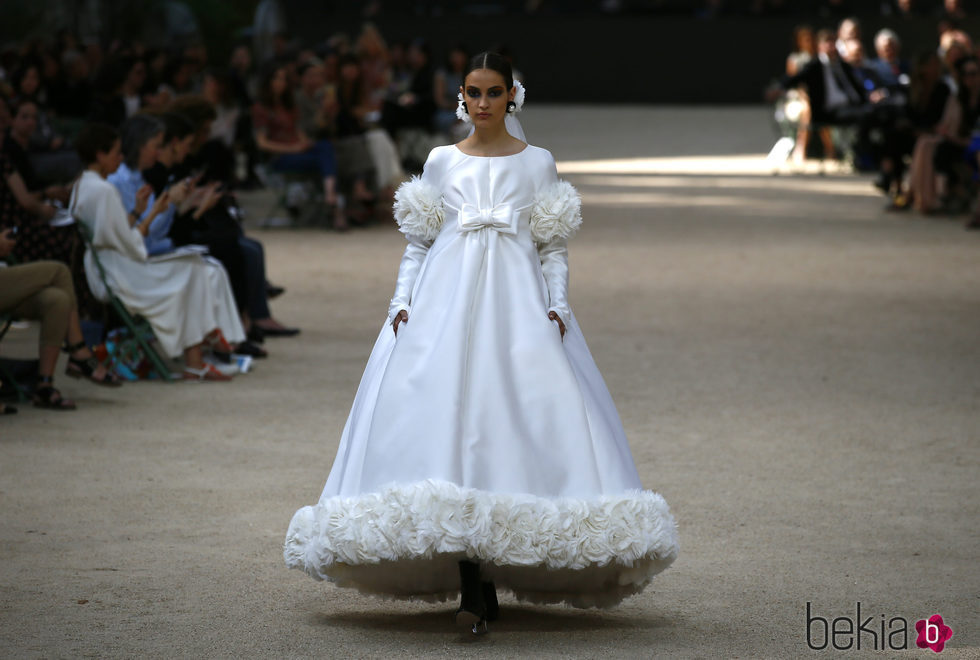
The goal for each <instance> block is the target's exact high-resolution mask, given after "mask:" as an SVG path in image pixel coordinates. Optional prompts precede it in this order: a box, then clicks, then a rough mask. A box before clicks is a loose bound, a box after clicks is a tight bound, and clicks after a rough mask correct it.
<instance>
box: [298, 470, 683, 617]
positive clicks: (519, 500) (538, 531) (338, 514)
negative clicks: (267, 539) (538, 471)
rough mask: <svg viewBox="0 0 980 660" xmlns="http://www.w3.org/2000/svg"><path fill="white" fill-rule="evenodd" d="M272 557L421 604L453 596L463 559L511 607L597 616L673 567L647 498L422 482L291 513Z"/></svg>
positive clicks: (667, 532)
mask: <svg viewBox="0 0 980 660" xmlns="http://www.w3.org/2000/svg"><path fill="white" fill-rule="evenodd" d="M283 556H284V558H285V560H286V564H287V565H288V566H289V567H290V568H298V569H302V570H304V571H305V572H306V573H308V574H309V575H310V576H312V577H314V578H316V579H318V580H329V581H331V582H335V583H336V584H337V585H338V586H342V587H351V588H355V589H358V590H360V591H362V592H365V593H371V594H375V595H380V596H387V597H391V598H408V599H418V600H431V601H438V600H446V599H448V598H453V597H455V595H456V594H458V593H459V577H458V576H459V573H458V570H457V566H456V563H457V562H458V561H459V560H461V559H470V560H473V561H478V562H480V563H481V564H482V566H483V570H484V572H485V575H486V576H487V577H488V578H492V579H493V580H494V581H495V582H496V584H497V586H498V587H499V588H503V589H510V590H512V591H513V592H514V594H515V595H516V596H517V598H518V599H520V600H527V601H531V602H537V603H558V602H565V603H567V604H569V605H572V606H575V607H609V606H612V605H615V604H616V603H618V602H619V601H621V600H622V599H623V598H626V597H627V596H630V595H632V594H634V593H637V592H639V591H641V590H642V589H643V588H644V587H645V586H646V585H647V584H648V583H649V582H650V580H651V579H652V578H653V576H654V575H656V574H657V573H659V572H661V571H663V570H664V569H665V568H667V567H668V566H669V565H670V564H671V562H673V560H674V559H675V558H676V556H677V527H676V524H675V523H674V519H673V517H672V516H671V514H670V511H669V509H668V507H667V503H666V502H665V501H664V499H663V497H661V496H660V495H658V494H657V493H653V492H650V491H643V490H634V491H629V492H625V493H622V494H619V495H605V496H602V497H598V498H596V499H594V500H579V499H572V498H560V497H559V498H546V497H538V496H534V495H518V494H500V493H489V492H486V491H481V490H476V489H473V488H461V487H459V486H457V485H455V484H452V483H447V482H442V481H433V480H428V481H422V482H418V483H413V484H407V485H392V486H389V487H387V488H384V489H382V490H381V491H380V492H377V493H369V494H364V495H358V496H353V497H334V498H330V499H328V500H326V501H325V502H323V503H321V504H318V505H316V506H307V507H303V508H302V509H300V510H299V511H297V512H296V515H294V516H293V519H292V522H290V525H289V531H288V533H287V535H286V543H285V548H284V551H283Z"/></svg>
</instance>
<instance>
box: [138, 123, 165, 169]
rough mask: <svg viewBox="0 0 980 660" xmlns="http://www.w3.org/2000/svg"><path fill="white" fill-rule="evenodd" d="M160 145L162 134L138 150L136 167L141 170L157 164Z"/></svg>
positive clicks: (158, 134) (152, 138) (155, 136)
mask: <svg viewBox="0 0 980 660" xmlns="http://www.w3.org/2000/svg"><path fill="white" fill-rule="evenodd" d="M162 144H163V133H162V132H161V133H157V134H156V135H154V136H153V137H151V138H150V139H149V140H148V141H147V142H146V144H144V145H143V147H142V148H141V149H140V155H139V158H138V159H137V167H138V168H139V169H141V170H145V169H149V168H151V167H153V166H154V165H155V164H156V162H157V157H158V156H159V155H160V145H162Z"/></svg>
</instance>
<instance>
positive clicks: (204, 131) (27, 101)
mask: <svg viewBox="0 0 980 660" xmlns="http://www.w3.org/2000/svg"><path fill="white" fill-rule="evenodd" d="M255 59H256V58H255V57H254V56H253V50H252V48H251V47H250V46H249V45H247V44H241V45H239V46H237V47H236V48H234V50H233V51H232V52H231V54H230V57H229V58H228V61H227V62H226V63H221V64H220V65H218V66H215V65H214V63H213V62H210V61H209V54H208V52H207V50H206V48H205V47H204V46H203V45H201V44H198V43H195V44H192V45H188V46H186V47H183V48H180V49H179V50H173V51H172V50H166V49H151V48H146V47H144V45H143V44H141V43H139V42H136V41H128V42H127V41H122V40H118V41H114V42H112V43H110V44H108V45H105V46H103V45H102V44H99V43H96V42H85V43H83V42H81V41H80V40H79V39H78V38H76V37H75V36H74V35H73V34H71V33H70V32H67V31H62V32H60V33H58V34H57V35H56V36H55V37H54V38H52V39H50V40H43V39H35V40H30V41H27V42H24V43H22V44H19V45H18V46H17V47H7V48H6V49H5V50H3V51H2V52H0V168H2V176H0V248H2V252H3V254H2V255H0V257H7V258H8V259H9V260H10V261H11V262H12V263H13V264H16V265H14V266H10V267H7V268H4V269H2V270H0V274H2V275H3V277H4V278H5V282H7V281H8V280H9V283H10V287H8V289H7V291H6V293H7V294H9V295H7V296H6V297H5V298H3V299H0V315H7V316H14V317H24V318H36V319H39V320H42V323H43V325H44V327H46V328H48V330H47V331H45V332H44V333H43V337H42V346H41V349H40V350H41V357H42V360H41V361H42V362H44V364H43V365H42V366H43V367H44V368H43V370H42V371H44V373H42V374H41V375H40V376H41V379H42V380H39V381H38V384H37V387H36V388H35V404H36V405H40V406H42V407H49V408H54V409H70V408H72V407H73V405H74V404H73V403H72V402H71V401H69V400H68V399H64V398H62V397H61V396H60V393H59V392H58V391H57V390H55V389H54V388H53V385H52V378H53V373H52V369H53V364H49V363H51V361H52V357H51V356H52V353H51V350H52V344H53V343H59V344H60V343H63V344H65V346H67V347H68V350H69V351H70V362H69V372H68V373H69V375H73V376H81V377H86V378H88V379H90V380H92V381H94V382H96V383H98V384H102V385H113V386H115V385H118V384H119V383H120V379H119V378H117V377H116V376H115V375H114V374H112V373H111V371H110V372H106V370H105V366H104V365H101V364H98V363H97V362H93V359H94V358H92V355H91V353H90V352H89V348H90V346H89V345H88V344H84V343H80V341H81V340H80V337H79V336H77V335H78V332H76V329H77V327H79V322H78V321H77V320H73V319H79V318H80V319H81V324H82V325H83V326H85V325H86V324H88V326H87V327H92V325H94V326H97V327H100V328H101V337H102V338H104V337H105V336H106V334H107V333H108V332H109V330H110V329H111V328H112V327H113V326H115V325H118V319H113V318H112V314H111V307H109V306H107V305H106V304H105V303H106V300H107V296H108V293H107V291H106V287H105V286H104V285H105V282H103V281H102V277H101V276H100V273H99V270H98V269H96V268H95V266H94V262H93V253H94V256H98V257H99V261H100V263H101V265H102V271H103V273H104V275H105V277H106V278H107V280H108V282H109V284H110V287H111V288H112V289H113V291H114V293H115V294H116V295H117V296H118V298H119V299H121V300H122V301H123V302H124V303H125V305H126V307H127V308H129V309H130V311H132V312H133V313H136V314H140V315H142V316H144V317H146V318H147V320H148V321H149V322H150V324H151V326H153V327H154V330H155V331H156V334H157V338H158V339H159V341H160V344H161V345H162V347H163V349H164V351H163V352H164V353H166V354H168V355H169V356H170V357H175V358H177V357H183V359H184V372H183V377H184V378H188V379H192V380H216V381H220V380H228V379H229V377H230V374H232V373H233V372H234V371H235V367H234V365H235V355H236V354H237V355H245V356H250V357H253V358H256V357H265V356H266V351H265V350H264V349H263V348H262V347H261V346H260V344H261V343H262V342H263V340H264V339H265V337H267V336H270V335H272V336H279V335H292V334H295V333H297V332H298V329H297V328H290V327H287V326H285V325H283V324H282V323H280V322H279V321H278V320H277V319H276V318H275V317H274V316H273V315H272V312H271V311H270V309H269V302H268V301H269V300H270V299H271V298H273V297H275V296H276V295H278V294H280V293H282V289H281V288H280V287H276V286H274V285H272V284H270V283H269V281H268V279H267V277H266V273H265V260H264V253H263V249H262V245H261V243H260V242H259V241H257V240H254V239H253V238H252V237H249V236H247V235H246V233H245V232H244V230H243V227H242V223H241V219H242V211H241V209H240V208H239V206H238V203H237V200H236V196H235V193H236V191H237V190H242V189H249V188H257V187H271V188H273V189H274V191H275V193H276V195H277V196H278V197H280V198H281V199H282V200H283V203H284V205H285V207H286V210H288V211H289V212H290V213H291V214H292V215H293V216H294V218H295V217H297V216H298V215H299V209H298V208H296V206H298V204H299V202H296V201H295V200H294V196H292V195H290V194H286V193H288V192H289V191H290V190H291V186H294V185H297V182H305V183H304V184H303V185H306V186H307V187H308V188H309V187H310V182H315V186H314V192H315V195H314V196H313V199H314V205H316V204H319V211H320V212H319V215H320V217H322V218H324V219H325V220H326V223H327V224H329V225H330V226H332V227H333V228H334V229H335V230H337V231H341V232H342V231H346V230H348V229H349V227H350V226H352V225H362V224H365V223H368V222H371V221H372V220H373V219H375V218H379V217H389V216H390V203H391V200H392V197H393V193H394V189H395V188H396V187H397V185H398V184H399V183H400V182H401V181H403V180H404V179H405V178H406V172H413V171H418V170H420V169H421V165H422V162H423V161H424V159H425V157H426V155H427V153H428V151H429V149H430V148H431V147H432V146H434V145H435V144H439V143H446V142H449V141H453V140H457V139H459V138H460V137H461V135H460V132H461V131H463V130H465V128H463V126H462V124H461V123H460V122H459V121H458V120H457V118H456V116H455V106H456V93H457V90H458V88H459V86H460V84H461V82H462V80H461V71H462V68H463V66H464V65H465V62H466V59H467V53H466V52H465V50H463V49H462V48H454V49H452V50H451V51H450V52H449V53H448V56H447V57H446V63H445V65H444V66H440V65H438V64H437V63H436V62H435V61H434V60H433V56H432V53H431V52H430V50H429V48H428V46H427V45H426V43H425V42H423V41H421V40H418V41H413V42H411V43H392V44H387V43H386V42H385V40H384V39H383V38H382V35H381V34H380V33H379V32H378V30H377V29H376V28H375V27H373V26H372V25H370V24H367V25H365V26H364V27H363V29H362V30H361V32H360V33H359V34H357V35H356V37H354V38H351V37H349V36H347V35H343V34H338V35H335V36H333V37H331V38H330V39H329V40H327V41H325V42H324V43H322V44H321V45H319V46H318V47H316V48H299V47H296V46H294V45H291V44H290V43H289V42H288V41H287V39H286V38H285V36H284V35H283V36H281V37H277V38H274V39H273V40H272V47H271V49H269V52H268V54H266V56H265V57H264V58H263V60H262V61H259V62H256V61H255ZM107 191H112V192H111V193H110V192H107ZM117 201H118V203H117ZM386 206H387V208H386ZM86 246H87V247H86ZM198 246H205V248H206V251H207V255H208V257H207V258H205V257H203V256H202V254H201V253H200V252H201V248H199V247H198ZM31 264H43V267H42V266H35V267H34V268H36V269H40V272H43V274H44V277H41V276H38V275H37V273H36V272H34V271H30V272H31V273H33V274H34V275H35V276H34V277H26V274H28V272H29V268H30V265H31ZM56 264H61V266H60V267H57V268H56V267H55V265H56ZM65 269H67V273H66V272H64V271H65ZM15 275H16V276H17V277H15ZM55 275H57V278H56V285H55V284H53V283H52V282H54V281H55V280H54V279H53V278H55ZM66 276H67V278H68V280H67V281H68V283H69V284H68V285H66V279H65V278H66ZM178 281H179V282H182V284H180V285H179V286H178V285H176V284H175V282H178ZM136 282H139V286H137V285H136V284H135V283H136ZM15 288H16V290H17V291H18V292H19V293H17V294H16V295H14V290H15ZM54 289H58V290H59V291H60V290H65V291H62V293H58V291H55V290H54ZM62 294H63V295H64V297H66V300H67V303H65V302H64V301H61V297H62ZM49 298H52V299H53V298H57V299H58V300H59V301H61V302H60V303H59V305H60V306H59V307H57V308H56V309H54V310H53V311H52V310H49V309H47V308H45V309H44V310H41V309H40V308H39V307H37V305H34V306H31V304H28V301H31V300H35V299H38V300H42V301H43V300H46V299H49ZM225 308H230V309H231V310H232V314H231V316H233V317H234V318H229V314H225V313H223V312H222V311H221V310H223V309H225ZM214 310H218V311H217V312H214ZM52 316H53V317H57V319H58V321H57V323H53V322H52V321H51V320H50V318H48V317H52ZM62 316H64V317H65V319H62V318H61V317H62ZM45 319H47V320H45ZM93 321H94V324H93V323H91V322H93ZM66 324H67V325H66ZM205 326H207V327H205ZM66 327H67V328H68V329H67V330H64V328H66ZM51 328H54V330H51ZM54 334H59V335H63V336H61V339H60V341H59V342H55V340H54V339H52V337H53V336H54ZM229 359H230V365H229V364H226V363H227V362H229ZM45 388H47V389H45ZM38 392H40V394H37V393H38Z"/></svg>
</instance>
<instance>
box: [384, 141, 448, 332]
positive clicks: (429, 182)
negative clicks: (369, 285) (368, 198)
mask: <svg viewBox="0 0 980 660" xmlns="http://www.w3.org/2000/svg"><path fill="white" fill-rule="evenodd" d="M436 153H437V152H436V151H435V150H433V153H432V154H429V158H428V159H427V160H426V163H425V169H424V170H423V172H422V176H421V178H419V177H413V178H412V180H411V181H406V182H405V183H403V184H402V185H400V186H399V187H398V190H397V191H396V192H395V204H394V211H395V220H396V221H397V222H398V228H399V230H400V231H401V232H402V233H403V234H405V236H406V238H408V245H407V246H406V247H405V254H404V255H403V256H402V262H401V265H400V266H399V267H398V281H397V282H396V284H395V295H394V297H393V298H392V299H391V303H390V304H389V305H388V321H389V322H390V323H391V325H392V329H393V330H394V331H395V334H396V335H397V334H398V326H399V324H401V323H407V322H408V316H409V314H410V313H411V311H412V290H413V289H414V288H415V280H416V279H418V276H419V270H421V268H422V262H424V261H425V257H426V255H427V254H428V253H429V248H430V247H432V243H433V241H435V238H436V236H438V235H439V232H440V231H441V230H442V223H443V221H444V220H445V210H444V208H443V203H442V193H441V192H440V190H439V188H437V187H436V186H435V185H433V184H434V183H436V182H438V180H439V178H438V175H437V171H438V164H437V160H438V158H437V157H436V156H434V154H436Z"/></svg>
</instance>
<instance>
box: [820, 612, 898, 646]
mask: <svg viewBox="0 0 980 660" xmlns="http://www.w3.org/2000/svg"><path fill="white" fill-rule="evenodd" d="M855 609H856V613H855V616H854V618H851V617H850V616H838V617H834V618H833V619H828V618H827V617H823V616H818V615H816V614H814V613H813V612H812V609H811V605H810V601H807V602H806V645H807V646H808V647H810V648H811V649H813V650H814V651H821V650H823V649H825V648H827V647H828V645H829V646H830V647H831V648H834V649H836V650H838V651H847V650H849V649H854V650H857V651H860V650H861V649H872V650H875V651H884V650H892V651H899V650H905V649H908V647H909V643H908V639H909V622H908V621H907V620H906V619H905V618H904V617H900V616H893V617H891V618H888V619H886V617H885V615H884V614H880V615H878V616H877V617H875V616H874V615H872V616H869V617H867V618H865V619H862V618H861V601H857V606H856V608H855ZM876 619H877V621H876Z"/></svg>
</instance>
